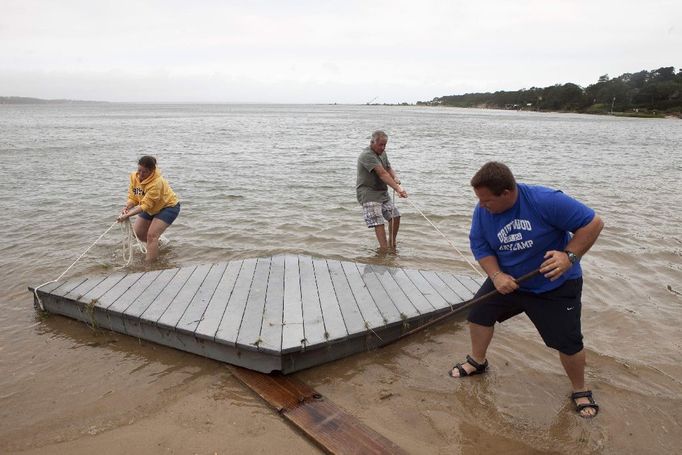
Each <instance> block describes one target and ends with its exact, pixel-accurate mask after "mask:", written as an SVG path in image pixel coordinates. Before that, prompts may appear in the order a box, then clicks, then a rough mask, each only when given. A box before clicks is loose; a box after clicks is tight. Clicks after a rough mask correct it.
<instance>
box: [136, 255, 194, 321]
mask: <svg viewBox="0 0 682 455" xmlns="http://www.w3.org/2000/svg"><path fill="white" fill-rule="evenodd" d="M196 268H197V266H195V265H192V266H189V267H182V268H180V270H178V271H177V273H176V274H175V275H173V277H172V278H171V280H170V281H169V282H168V283H167V284H166V287H164V288H163V290H162V291H161V292H160V293H159V294H158V295H157V296H156V297H155V298H154V300H152V302H151V303H150V304H149V306H147V308H146V309H145V310H144V311H143V312H142V314H141V315H140V319H144V320H147V321H150V322H152V323H154V324H156V321H158V319H159V318H160V317H161V315H162V314H163V313H164V311H166V308H168V305H170V303H171V302H172V301H173V299H174V298H175V296H176V295H178V292H180V289H182V287H183V286H184V285H185V282H186V281H187V279H188V278H189V277H190V276H191V275H192V273H193V272H194V269H196Z"/></svg>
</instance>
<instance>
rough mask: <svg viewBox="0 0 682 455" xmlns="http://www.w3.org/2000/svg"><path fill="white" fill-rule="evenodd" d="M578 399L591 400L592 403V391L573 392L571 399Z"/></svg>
mask: <svg viewBox="0 0 682 455" xmlns="http://www.w3.org/2000/svg"><path fill="white" fill-rule="evenodd" d="M576 398H589V399H590V401H591V402H592V391H591V390H585V391H584V392H573V393H572V394H571V399H572V400H575V399H576Z"/></svg>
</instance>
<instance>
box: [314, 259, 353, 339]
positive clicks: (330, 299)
mask: <svg viewBox="0 0 682 455" xmlns="http://www.w3.org/2000/svg"><path fill="white" fill-rule="evenodd" d="M313 270H314V271H315V281H316V282H317V293H318V295H319V298H320V307H321V308H322V317H323V319H324V326H325V329H326V331H327V338H329V339H333V340H339V339H342V338H345V337H346V336H348V330H347V329H346V323H345V322H344V320H343V315H342V314H341V308H340V306H339V301H338V299H337V298H336V292H335V291H334V286H333V285H332V279H331V275H330V273H329V268H328V267H327V261H325V260H324V259H313Z"/></svg>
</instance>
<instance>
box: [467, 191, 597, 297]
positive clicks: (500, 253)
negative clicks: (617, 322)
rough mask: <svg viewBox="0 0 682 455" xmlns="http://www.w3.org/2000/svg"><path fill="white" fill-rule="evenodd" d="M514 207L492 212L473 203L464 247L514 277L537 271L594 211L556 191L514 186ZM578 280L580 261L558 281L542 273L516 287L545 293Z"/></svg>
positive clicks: (590, 217) (564, 246) (588, 221)
mask: <svg viewBox="0 0 682 455" xmlns="http://www.w3.org/2000/svg"><path fill="white" fill-rule="evenodd" d="M516 187H517V189H518V198H517V199H516V202H515V203H514V206H513V207H511V208H510V209H509V210H506V211H504V212H502V213H498V214H493V213H490V212H489V211H488V210H486V209H482V208H481V207H480V205H479V204H476V208H475V209H474V215H473V218H472V221H471V232H470V233H469V243H470V245H471V251H472V252H473V254H474V257H475V258H476V260H477V261H478V260H481V259H482V258H484V257H486V256H496V257H497V262H498V264H499V265H500V268H501V269H502V271H503V272H505V273H508V274H509V275H511V276H513V277H515V278H519V277H520V276H522V275H525V274H526V273H529V272H532V271H533V270H535V269H537V268H538V267H540V264H542V262H543V261H544V260H545V259H544V256H545V253H546V252H547V251H550V250H557V251H563V250H564V249H565V248H566V245H567V244H568V242H569V240H570V239H571V237H572V234H571V233H573V232H575V231H576V230H578V229H580V228H581V227H583V226H585V225H587V224H589V223H590V222H591V221H592V220H593V219H594V215H595V214H594V210H592V209H591V208H589V207H587V206H586V205H584V204H582V203H581V202H578V201H576V200H575V199H573V198H571V197H569V196H567V195H565V194H564V193H562V192H561V191H559V190H554V189H551V188H546V187H542V186H535V185H526V184H523V183H518V184H517V185H516ZM580 276H582V269H581V268H580V263H579V262H576V263H575V264H573V267H571V269H570V270H569V271H568V272H566V273H564V274H563V275H562V276H561V277H560V278H559V279H558V280H556V281H549V280H548V279H547V278H545V277H544V276H542V275H539V276H537V277H535V278H532V279H530V280H527V281H524V282H523V283H521V285H520V288H521V289H522V290H524V291H530V292H535V293H541V292H547V291H551V290H552V289H555V288H557V287H559V286H561V285H562V284H563V283H564V282H565V281H566V280H570V279H575V278H578V277H580Z"/></svg>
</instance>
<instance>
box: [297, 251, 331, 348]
mask: <svg viewBox="0 0 682 455" xmlns="http://www.w3.org/2000/svg"><path fill="white" fill-rule="evenodd" d="M298 268H299V271H300V274H301V302H302V305H303V333H304V334H305V340H306V346H314V345H317V344H320V343H324V342H326V341H327V339H328V338H329V335H328V334H327V331H326V328H325V325H324V318H323V316H322V308H321V307H320V296H319V295H318V293H317V283H316V282H315V271H314V270H313V261H312V258H311V257H310V256H299V257H298Z"/></svg>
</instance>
